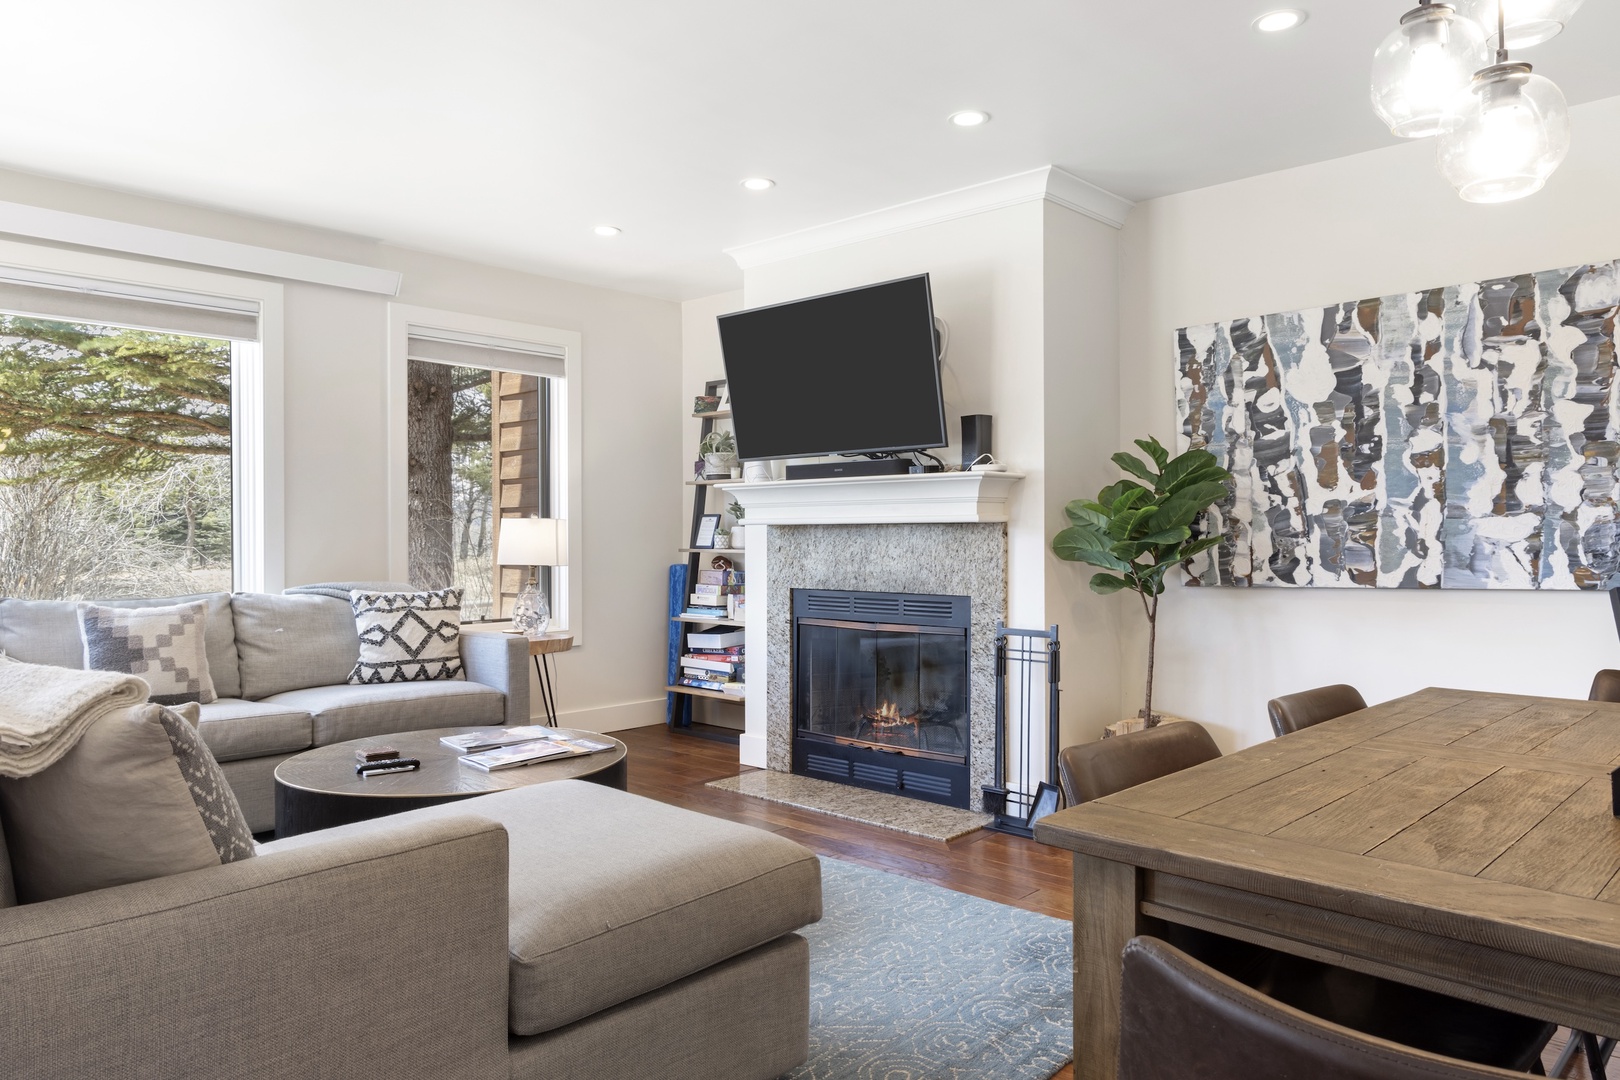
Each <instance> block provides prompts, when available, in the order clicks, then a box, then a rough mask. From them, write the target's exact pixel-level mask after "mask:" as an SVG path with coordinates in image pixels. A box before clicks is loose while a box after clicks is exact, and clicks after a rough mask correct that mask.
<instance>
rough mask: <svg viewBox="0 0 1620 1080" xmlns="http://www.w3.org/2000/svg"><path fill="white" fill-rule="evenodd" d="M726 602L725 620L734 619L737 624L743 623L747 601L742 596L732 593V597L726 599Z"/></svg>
mask: <svg viewBox="0 0 1620 1080" xmlns="http://www.w3.org/2000/svg"><path fill="white" fill-rule="evenodd" d="M726 601H727V603H726V618H728V619H735V620H736V621H737V622H743V621H744V617H745V616H746V614H747V610H748V609H747V607H746V603H747V601H746V600H745V598H744V597H743V596H742V594H740V593H733V594H732V595H730V596H728V597H726Z"/></svg>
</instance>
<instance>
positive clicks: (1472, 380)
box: [1176, 262, 1620, 589]
mask: <svg viewBox="0 0 1620 1080" xmlns="http://www.w3.org/2000/svg"><path fill="white" fill-rule="evenodd" d="M1617 273H1620V262H1609V263H1597V264H1592V265H1588V266H1577V267H1569V268H1565V269H1561V270H1547V271H1543V272H1541V273H1535V274H1522V275H1519V276H1516V277H1506V278H1494V279H1491V280H1486V281H1478V282H1469V283H1467V284H1463V285H1452V286H1449V287H1447V288H1441V289H1431V290H1429V291H1427V292H1415V293H1406V294H1399V295H1394V296H1384V297H1380V298H1378V299H1376V300H1361V301H1351V302H1347V303H1342V304H1336V305H1334V306H1331V307H1325V308H1311V309H1308V310H1305V311H1290V312H1283V313H1281V314H1276V315H1266V316H1251V317H1244V318H1239V319H1233V320H1231V321H1229V322H1220V323H1211V324H1207V325H1203V326H1189V327H1185V328H1183V329H1180V330H1178V331H1176V370H1177V379H1176V399H1177V419H1178V421H1179V423H1180V426H1181V434H1182V438H1183V440H1184V444H1185V445H1187V446H1195V447H1203V448H1205V449H1207V450H1209V451H1210V452H1211V453H1213V454H1214V455H1215V456H1216V458H1217V459H1218V460H1219V461H1220V462H1221V464H1222V465H1224V466H1226V467H1227V468H1228V469H1230V470H1231V472H1232V475H1233V483H1232V491H1231V494H1230V495H1229V496H1228V498H1227V499H1226V500H1225V501H1224V502H1223V503H1221V504H1220V505H1218V506H1216V507H1215V508H1214V509H1213V510H1212V511H1211V513H1210V515H1209V519H1208V522H1207V523H1206V528H1207V529H1209V530H1212V531H1214V532H1219V533H1221V534H1222V535H1223V536H1224V537H1225V540H1224V542H1223V543H1221V544H1220V545H1218V546H1217V547H1215V548H1212V549H1211V550H1210V551H1208V552H1206V553H1205V554H1204V555H1201V556H1199V559H1198V560H1197V561H1196V563H1195V565H1194V566H1193V567H1192V568H1191V571H1192V572H1191V574H1190V579H1191V581H1192V582H1193V583H1194V584H1201V585H1232V586H1254V585H1265V586H1284V587H1287V586H1315V587H1323V586H1326V587H1337V588H1390V589H1436V588H1444V589H1604V588H1608V587H1610V586H1611V585H1617V584H1620V542H1617V538H1616V522H1615V517H1616V513H1615V503H1616V499H1617V498H1620V465H1617V460H1616V459H1617V458H1620V401H1617V400H1616V393H1617V392H1620V388H1617V380H1616V356H1615V315H1616V308H1617V306H1620V277H1617Z"/></svg>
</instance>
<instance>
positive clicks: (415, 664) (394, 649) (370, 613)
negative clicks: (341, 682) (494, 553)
mask: <svg viewBox="0 0 1620 1080" xmlns="http://www.w3.org/2000/svg"><path fill="white" fill-rule="evenodd" d="M349 603H350V604H351V605H352V606H353V608H354V625H355V629H356V630H358V631H359V632H360V662H359V663H358V664H356V665H354V670H353V671H351V672H349V681H350V682H351V683H394V682H425V681H427V680H430V679H465V678H466V677H467V676H466V674H465V673H464V672H463V671H462V667H461V590H460V589H436V590H434V591H432V592H364V591H362V590H359V589H356V590H355V591H354V592H352V593H350V594H349Z"/></svg>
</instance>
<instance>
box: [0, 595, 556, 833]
mask: <svg viewBox="0 0 1620 1080" xmlns="http://www.w3.org/2000/svg"><path fill="white" fill-rule="evenodd" d="M350 588H383V589H404V588H408V586H400V585H388V584H386V583H377V582H334V583H330V584H322V585H306V586H301V587H299V588H295V589H289V590H287V591H286V592H285V593H234V594H233V593H206V594H202V595H199V596H182V597H170V598H166V599H152V600H108V601H97V603H102V604H106V605H108V606H112V607H154V606H166V605H169V604H178V603H186V602H191V601H196V600H202V601H205V602H206V603H207V605H208V608H207V611H208V614H207V625H206V636H205V643H206V648H207V652H208V668H209V674H210V675H211V676H212V678H213V681H214V688H215V691H216V692H217V693H218V694H219V700H218V701H214V702H211V703H209V704H207V705H204V706H203V707H202V723H201V726H200V730H201V732H202V737H203V741H204V742H206V743H207V744H208V748H209V749H210V750H212V751H213V753H214V756H215V758H217V759H218V760H219V763H220V766H221V767H222V768H223V769H224V771H225V776H226V778H227V779H228V780H229V781H230V783H231V788H232V790H233V791H235V793H236V798H237V801H238V802H240V803H241V804H242V811H243V813H244V814H246V815H247V819H248V825H249V826H250V827H251V828H252V829H253V831H254V832H267V831H269V830H270V829H272V828H274V827H275V779H274V774H275V769H276V766H277V765H279V764H281V762H283V761H285V760H286V759H287V758H288V757H290V756H292V755H293V754H296V753H299V752H300V751H303V750H308V749H309V748H310V747H313V746H325V745H327V744H328V743H334V742H344V741H347V740H349V739H359V738H364V737H367V736H371V735H387V734H391V733H393V732H398V731H420V730H423V729H425V728H436V727H457V726H464V725H465V726H476V725H495V724H506V723H517V724H526V723H528V722H529V667H528V665H529V650H528V642H527V641H525V640H524V639H523V638H521V637H516V636H513V635H510V634H500V633H493V632H490V633H481V632H465V633H463V634H462V635H461V658H462V663H463V665H464V667H465V669H466V673H467V678H466V680H465V681H462V680H443V681H437V682H411V683H395V684H389V685H382V686H350V685H348V684H347V683H346V681H345V680H347V678H348V675H349V671H350V669H352V668H353V667H354V664H355V660H356V659H357V658H358V656H359V652H360V639H359V636H358V634H357V632H356V631H355V625H354V612H353V609H352V608H351V607H350V606H349V599H348V590H349V589H350ZM0 652H3V653H4V654H5V655H7V656H10V657H12V658H14V659H17V660H21V661H24V662H25V663H30V664H54V665H56V666H58V667H72V668H78V667H83V666H84V648H83V645H82V644H81V643H80V638H79V625H78V615H77V606H76V605H75V604H74V603H73V602H71V601H55V600H18V599H14V598H4V599H0Z"/></svg>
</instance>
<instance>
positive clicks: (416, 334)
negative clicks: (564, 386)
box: [406, 326, 567, 379]
mask: <svg viewBox="0 0 1620 1080" xmlns="http://www.w3.org/2000/svg"><path fill="white" fill-rule="evenodd" d="M407 339H408V340H407V353H406V355H408V356H409V357H410V358H411V359H412V360H428V361H432V362H433V363H437V364H456V365H459V366H462V367H480V368H491V369H493V370H496V371H516V372H521V373H522V374H525V375H545V376H547V377H549V378H553V379H560V378H562V377H563V362H564V360H565V359H566V358H567V354H566V353H565V352H564V351H563V350H562V349H559V348H555V347H553V346H550V345H536V344H534V343H532V342H524V341H509V340H506V339H504V338H494V337H485V336H483V335H479V334H462V333H455V332H452V331H448V330H433V329H430V328H427V327H421V326H412V327H411V328H410V329H409V331H408V333H407Z"/></svg>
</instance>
